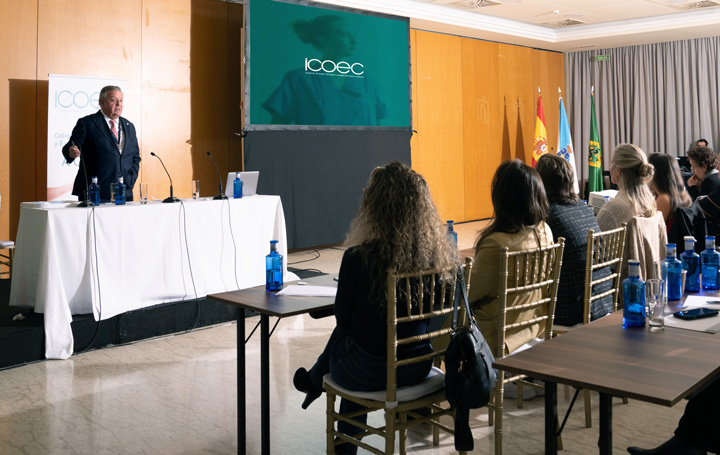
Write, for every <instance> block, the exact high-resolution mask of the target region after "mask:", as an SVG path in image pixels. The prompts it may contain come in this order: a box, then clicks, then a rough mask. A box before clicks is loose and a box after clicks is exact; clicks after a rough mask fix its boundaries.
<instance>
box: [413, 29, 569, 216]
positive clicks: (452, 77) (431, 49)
mask: <svg viewBox="0 0 720 455" xmlns="http://www.w3.org/2000/svg"><path fill="white" fill-rule="evenodd" d="M411 35H412V36H411V38H412V40H411V45H412V46H413V51H412V53H411V55H412V65H413V108H414V109H413V115H414V128H415V130H417V133H416V134H415V135H414V137H413V141H412V144H411V145H412V166H413V168H414V169H415V170H417V171H418V172H420V173H421V174H423V175H424V176H425V178H426V179H427V181H428V184H429V185H430V188H431V191H432V193H433V198H434V199H435V203H436V204H437V206H438V209H439V210H440V214H441V216H442V217H443V218H444V219H453V220H455V221H469V220H476V219H482V218H489V217H491V216H492V213H493V209H492V203H491V200H490V184H491V182H492V177H493V175H494V173H495V169H496V168H497V166H498V164H500V162H502V161H503V160H507V159H513V158H518V159H521V160H523V161H525V162H526V163H528V164H529V163H531V159H532V146H533V140H534V133H535V112H536V108H537V89H538V87H540V88H541V90H542V94H543V110H544V112H545V121H546V128H547V133H548V142H549V146H550V147H551V149H552V151H554V150H555V148H556V147H557V136H558V97H557V90H558V87H560V88H561V89H563V90H564V87H565V82H564V64H563V55H562V54H559V53H555V52H548V51H541V50H536V49H531V48H527V47H521V46H513V45H508V44H499V43H492V42H487V41H481V40H475V39H470V38H461V37H456V36H450V35H444V34H439V33H432V32H424V31H420V30H413V31H412V34H411ZM416 107H417V112H416V111H415V108H416Z"/></svg>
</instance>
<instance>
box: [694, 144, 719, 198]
mask: <svg viewBox="0 0 720 455" xmlns="http://www.w3.org/2000/svg"><path fill="white" fill-rule="evenodd" d="M687 156H688V159H689V160H690V168H691V170H692V173H693V175H692V176H691V177H690V178H689V179H688V181H687V186H688V193H690V196H692V198H693V200H695V199H697V198H698V196H706V195H708V194H710V193H711V192H712V191H713V190H715V189H718V188H720V179H719V178H718V170H717V169H715V166H717V155H716V154H715V152H713V150H712V149H711V148H710V147H697V148H694V149H691V150H688V153H687Z"/></svg>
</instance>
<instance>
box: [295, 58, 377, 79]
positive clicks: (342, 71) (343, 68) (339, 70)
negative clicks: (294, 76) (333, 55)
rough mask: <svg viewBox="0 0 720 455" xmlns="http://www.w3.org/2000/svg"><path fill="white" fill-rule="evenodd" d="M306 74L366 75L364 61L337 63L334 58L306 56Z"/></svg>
mask: <svg viewBox="0 0 720 455" xmlns="http://www.w3.org/2000/svg"><path fill="white" fill-rule="evenodd" d="M305 74H319V75H325V76H345V77H364V76H363V74H365V66H364V65H363V64H362V63H348V62H344V61H340V62H337V63H336V62H334V61H332V60H320V59H317V58H307V57H305Z"/></svg>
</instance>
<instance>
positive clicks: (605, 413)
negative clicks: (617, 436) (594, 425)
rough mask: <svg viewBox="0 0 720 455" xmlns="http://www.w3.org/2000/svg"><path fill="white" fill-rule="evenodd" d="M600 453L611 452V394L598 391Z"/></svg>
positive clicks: (602, 454)
mask: <svg viewBox="0 0 720 455" xmlns="http://www.w3.org/2000/svg"><path fill="white" fill-rule="evenodd" d="M598 446H599V447H600V455H611V454H612V395H608V394H607V393H600V440H599V441H598Z"/></svg>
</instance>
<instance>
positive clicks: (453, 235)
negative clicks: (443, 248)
mask: <svg viewBox="0 0 720 455" xmlns="http://www.w3.org/2000/svg"><path fill="white" fill-rule="evenodd" d="M454 225H455V222H454V221H453V220H447V237H448V240H450V241H451V242H452V244H453V245H455V248H457V232H455V227H454Z"/></svg>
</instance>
